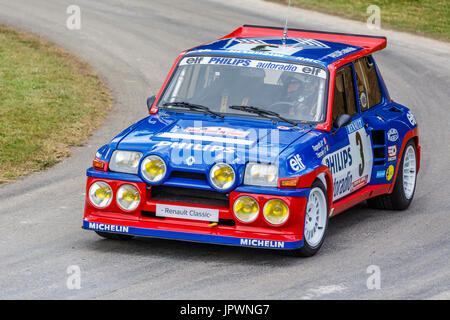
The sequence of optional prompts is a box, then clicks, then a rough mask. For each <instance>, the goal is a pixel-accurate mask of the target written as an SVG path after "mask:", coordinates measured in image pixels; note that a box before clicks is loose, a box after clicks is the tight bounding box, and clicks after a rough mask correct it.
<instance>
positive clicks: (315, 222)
mask: <svg viewBox="0 0 450 320" xmlns="http://www.w3.org/2000/svg"><path fill="white" fill-rule="evenodd" d="M328 213H329V204H328V197H327V190H326V188H325V186H324V185H323V183H322V181H320V180H316V181H314V183H313V184H312V186H311V192H310V194H309V197H308V203H307V204H306V211H305V224H304V228H303V247H301V248H299V249H296V250H294V251H293V253H294V254H295V255H296V256H300V257H311V256H313V255H315V254H316V253H317V252H318V251H319V250H320V248H321V247H322V244H323V242H324V240H325V236H326V233H327V229H328Z"/></svg>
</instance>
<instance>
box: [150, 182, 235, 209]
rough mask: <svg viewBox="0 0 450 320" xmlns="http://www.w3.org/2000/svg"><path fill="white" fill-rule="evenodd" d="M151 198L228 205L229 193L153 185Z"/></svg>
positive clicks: (220, 205)
mask: <svg viewBox="0 0 450 320" xmlns="http://www.w3.org/2000/svg"><path fill="white" fill-rule="evenodd" d="M150 192H151V197H152V199H153V200H158V201H171V202H185V203H195V204H204V205H210V206H219V207H228V205H229V193H222V192H218V191H211V190H200V189H191V188H180V187H168V186H153V187H151V189H150Z"/></svg>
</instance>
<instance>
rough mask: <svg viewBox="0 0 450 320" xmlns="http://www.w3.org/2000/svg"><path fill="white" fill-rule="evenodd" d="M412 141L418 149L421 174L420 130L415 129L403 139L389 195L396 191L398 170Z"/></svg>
mask: <svg viewBox="0 0 450 320" xmlns="http://www.w3.org/2000/svg"><path fill="white" fill-rule="evenodd" d="M411 140H412V141H413V142H414V145H415V147H416V160H417V168H416V172H417V173H419V169H420V149H421V148H420V145H419V128H418V127H415V128H414V129H412V130H410V131H408V132H407V133H406V134H405V136H404V137H403V140H402V146H401V148H400V152H399V153H398V155H397V164H396V166H395V172H394V179H393V180H392V182H391V187H390V189H389V192H388V193H392V191H393V190H394V186H395V182H396V180H397V173H398V168H399V166H400V161H401V160H402V158H403V152H404V151H405V147H406V144H407V143H408V142H409V141H411Z"/></svg>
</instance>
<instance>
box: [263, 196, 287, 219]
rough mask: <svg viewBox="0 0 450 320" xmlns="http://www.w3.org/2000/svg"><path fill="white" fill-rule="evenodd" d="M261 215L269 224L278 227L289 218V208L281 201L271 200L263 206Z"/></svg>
mask: <svg viewBox="0 0 450 320" xmlns="http://www.w3.org/2000/svg"><path fill="white" fill-rule="evenodd" d="M263 214H264V218H265V219H266V220H267V222H269V223H270V224H274V225H280V224H283V223H284V222H286V220H287V218H288V217H289V207H288V206H287V204H286V202H284V201H283V200H280V199H272V200H269V201H267V203H266V204H265V205H264V209H263Z"/></svg>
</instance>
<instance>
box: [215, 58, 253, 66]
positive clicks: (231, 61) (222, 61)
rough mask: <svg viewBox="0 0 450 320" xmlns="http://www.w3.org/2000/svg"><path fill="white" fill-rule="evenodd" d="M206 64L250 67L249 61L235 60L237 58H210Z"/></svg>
mask: <svg viewBox="0 0 450 320" xmlns="http://www.w3.org/2000/svg"><path fill="white" fill-rule="evenodd" d="M208 64H226V65H229V66H243V67H247V66H249V65H250V60H246V59H237V58H220V57H213V58H210V60H209V61H208Z"/></svg>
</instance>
